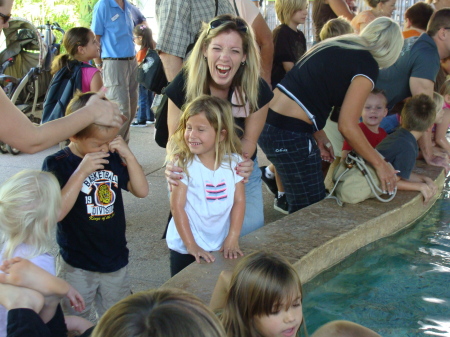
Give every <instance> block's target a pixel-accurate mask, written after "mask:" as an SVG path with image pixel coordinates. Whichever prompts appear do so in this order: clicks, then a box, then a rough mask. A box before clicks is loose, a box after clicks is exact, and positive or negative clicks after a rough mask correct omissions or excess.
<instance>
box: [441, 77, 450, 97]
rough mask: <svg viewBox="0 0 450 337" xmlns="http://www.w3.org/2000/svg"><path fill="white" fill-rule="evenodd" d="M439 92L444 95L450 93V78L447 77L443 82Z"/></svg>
mask: <svg viewBox="0 0 450 337" xmlns="http://www.w3.org/2000/svg"><path fill="white" fill-rule="evenodd" d="M439 93H440V94H441V95H442V96H445V95H450V79H447V80H446V81H445V82H444V83H442V85H441V88H440V89H439Z"/></svg>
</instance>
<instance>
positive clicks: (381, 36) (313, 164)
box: [259, 18, 403, 213]
mask: <svg viewBox="0 0 450 337" xmlns="http://www.w3.org/2000/svg"><path fill="white" fill-rule="evenodd" d="M402 45H403V43H402V36H401V32H400V27H399V26H398V24H397V23H395V22H394V21H392V20H391V19H389V18H378V19H376V20H374V21H373V22H372V23H371V24H369V25H368V26H367V27H366V29H365V30H363V32H362V33H361V35H360V36H357V35H353V34H352V35H344V36H341V37H338V38H334V39H329V40H326V41H324V42H322V43H320V44H318V45H316V46H315V47H314V48H312V49H311V50H310V51H309V52H308V53H306V54H305V55H304V57H303V58H302V59H301V60H300V62H299V63H297V64H296V65H295V66H294V68H293V69H292V70H291V71H290V72H288V73H287V74H286V76H285V77H284V79H283V80H282V81H281V82H280V83H279V84H278V85H277V88H276V89H275V90H274V94H275V96H274V98H273V99H272V101H271V102H270V105H269V113H268V117H267V121H266V125H265V126H264V129H263V132H262V133H261V136H260V139H259V145H260V146H261V148H262V149H263V151H264V153H265V154H266V155H267V158H268V159H269V160H270V161H271V162H272V163H273V164H274V165H275V167H276V169H277V171H278V173H279V175H280V176H281V180H282V182H283V185H284V186H285V190H286V196H287V201H288V204H289V212H290V213H292V212H294V211H297V210H299V209H301V208H303V207H306V206H308V205H311V204H313V203H315V202H318V201H320V200H322V199H323V198H324V197H325V187H324V184H323V176H322V173H321V157H322V159H323V160H327V161H331V160H332V159H333V158H334V154H333V150H332V147H331V143H330V142H329V141H328V138H327V137H326V135H325V132H324V131H323V130H322V129H323V127H324V126H325V122H326V120H327V118H328V115H329V114H330V112H331V109H332V107H333V106H341V107H342V108H341V112H340V116H339V131H340V132H341V133H342V135H343V136H344V137H345V138H346V139H347V140H348V142H349V143H350V144H351V145H352V146H353V148H354V149H355V150H356V151H357V152H358V153H359V154H360V155H361V156H362V157H363V158H365V159H366V160H367V161H368V162H370V163H371V164H372V165H373V166H374V167H375V169H376V171H377V174H378V177H379V178H380V181H381V184H382V188H383V190H386V191H389V192H392V191H393V189H394V187H395V186H396V177H395V171H394V169H393V168H392V167H391V166H389V165H388V164H387V163H386V162H385V161H384V160H383V158H382V157H381V156H380V155H379V154H378V153H377V152H376V151H375V150H374V149H373V148H372V147H371V146H370V144H369V143H368V141H367V140H366V138H365V137H364V134H363V133H362V131H361V129H360V128H359V127H358V125H357V124H358V120H359V117H360V115H361V111H362V108H363V105H364V103H365V101H366V98H367V96H368V95H369V93H370V92H371V90H372V89H373V86H374V83H375V82H376V79H377V77H378V69H379V68H385V67H389V66H390V65H392V64H393V63H394V62H395V61H396V59H397V58H398V56H399V54H400V50H401V48H402Z"/></svg>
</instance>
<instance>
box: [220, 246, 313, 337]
mask: <svg viewBox="0 0 450 337" xmlns="http://www.w3.org/2000/svg"><path fill="white" fill-rule="evenodd" d="M298 296H302V285H301V282H300V277H299V276H298V274H297V272H296V270H295V269H294V267H292V265H291V264H290V263H289V261H287V260H286V259H285V258H284V257H282V256H281V255H278V254H276V253H268V252H255V253H252V254H249V255H247V256H246V257H244V258H243V259H242V260H241V261H240V262H239V263H238V264H237V266H236V268H235V270H234V272H233V275H232V277H231V283H230V290H229V292H228V295H227V299H226V304H225V308H224V309H223V311H222V313H221V314H220V319H221V321H222V324H223V326H224V328H225V331H226V332H227V336H228V337H262V334H261V332H260V331H257V330H256V328H255V326H254V318H255V317H256V316H266V315H270V314H272V313H273V310H274V307H276V306H277V305H285V306H286V307H290V306H291V305H292V303H293V301H295V300H296V298H297V297H298ZM302 325H303V326H305V324H304V322H303V323H302Z"/></svg>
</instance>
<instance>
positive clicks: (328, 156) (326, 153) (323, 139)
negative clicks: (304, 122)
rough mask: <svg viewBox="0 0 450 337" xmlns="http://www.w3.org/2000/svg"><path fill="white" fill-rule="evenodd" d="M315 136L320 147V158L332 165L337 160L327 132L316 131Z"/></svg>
mask: <svg viewBox="0 0 450 337" xmlns="http://www.w3.org/2000/svg"><path fill="white" fill-rule="evenodd" d="M313 136H314V139H315V140H316V142H317V146H318V147H319V150H320V157H321V158H322V160H323V161H326V162H328V163H332V162H333V161H334V159H335V156H334V151H333V146H332V145H331V142H330V140H329V139H328V137H327V135H326V134H325V131H323V130H320V131H316V132H315V133H314V134H313Z"/></svg>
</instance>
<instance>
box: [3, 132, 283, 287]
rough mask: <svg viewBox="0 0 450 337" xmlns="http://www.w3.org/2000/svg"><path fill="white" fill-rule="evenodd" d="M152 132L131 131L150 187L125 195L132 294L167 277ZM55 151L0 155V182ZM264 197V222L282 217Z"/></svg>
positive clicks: (164, 208) (165, 210) (164, 206)
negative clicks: (140, 195)
mask: <svg viewBox="0 0 450 337" xmlns="http://www.w3.org/2000/svg"><path fill="white" fill-rule="evenodd" d="M153 132H154V127H153V126H149V127H146V128H131V142H130V147H131V149H132V151H133V152H134V153H135V155H136V157H137V158H138V160H139V162H140V163H141V165H142V167H143V168H144V172H145V174H146V176H147V181H148V182H149V184H150V193H149V195H148V196H147V198H144V199H138V198H136V197H134V196H133V195H131V194H129V193H125V194H124V200H125V211H126V217H127V239H128V246H129V248H130V253H131V255H130V275H131V277H132V288H133V291H140V290H145V289H149V288H155V287H159V286H160V285H162V284H163V283H164V282H165V281H167V280H168V279H169V277H170V273H169V257H168V255H169V254H168V248H167V246H166V243H165V241H164V240H161V236H162V234H163V231H164V228H165V224H166V222H167V216H168V214H169V201H168V194H167V187H166V182H165V178H164V170H163V169H162V168H161V167H162V165H163V163H164V156H165V149H162V148H160V147H158V146H157V145H156V144H155V142H154V140H153ZM58 149H59V148H58V147H56V146H55V147H53V148H51V149H49V150H46V151H43V152H40V153H38V154H34V155H28V154H23V153H21V154H19V155H17V156H13V155H10V154H3V155H1V154H0V172H1V173H0V183H2V182H3V181H4V180H6V179H7V178H8V177H10V176H11V175H13V174H15V173H17V172H19V171H21V170H23V169H26V168H33V169H40V168H41V165H42V161H43V160H44V158H45V157H46V156H48V155H50V154H52V153H54V152H56V151H57V150H58ZM259 152H260V156H259V161H260V165H261V164H262V163H267V159H266V158H265V157H264V155H262V154H261V153H262V151H259ZM263 194H264V204H265V216H266V223H269V222H272V221H275V220H277V219H279V218H281V217H283V216H284V215H283V214H281V213H279V212H277V211H275V210H274V209H273V197H272V195H271V194H269V193H268V192H267V191H266V189H265V188H264V187H263ZM55 252H56V248H55Z"/></svg>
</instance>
